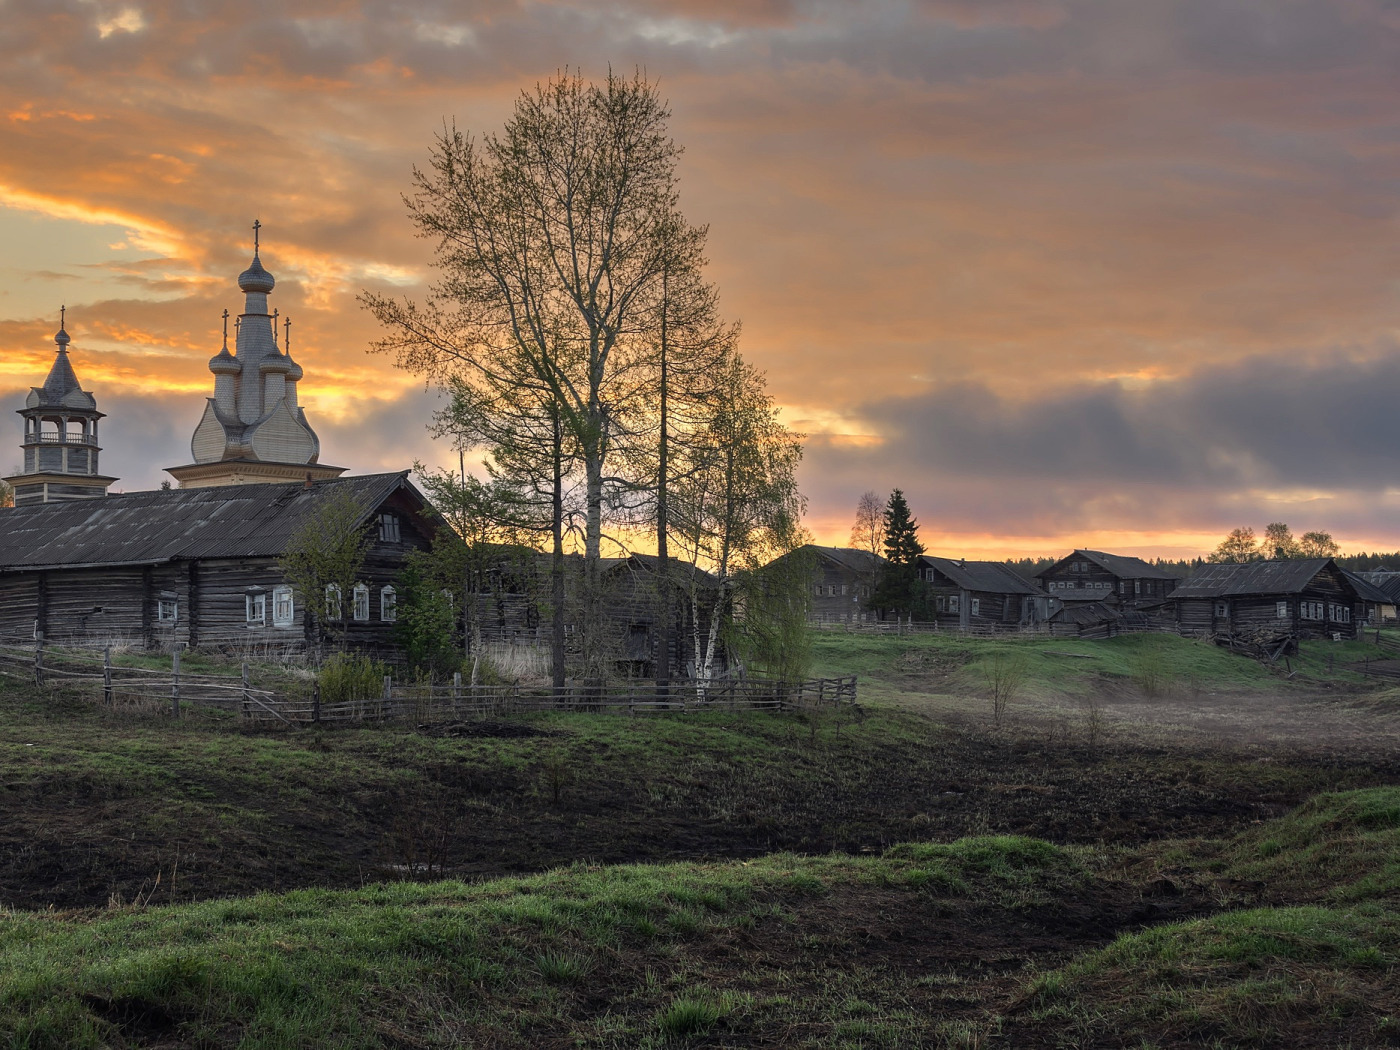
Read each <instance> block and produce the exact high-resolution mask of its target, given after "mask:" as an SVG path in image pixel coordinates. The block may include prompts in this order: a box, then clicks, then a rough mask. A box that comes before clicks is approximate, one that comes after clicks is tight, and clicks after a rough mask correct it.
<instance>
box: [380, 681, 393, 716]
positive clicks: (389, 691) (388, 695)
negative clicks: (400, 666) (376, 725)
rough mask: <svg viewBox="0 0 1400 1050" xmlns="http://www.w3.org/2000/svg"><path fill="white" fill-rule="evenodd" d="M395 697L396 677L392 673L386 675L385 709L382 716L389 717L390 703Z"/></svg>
mask: <svg viewBox="0 0 1400 1050" xmlns="http://www.w3.org/2000/svg"><path fill="white" fill-rule="evenodd" d="M393 699H394V679H393V676H392V675H387V674H386V675H385V676H384V710H383V715H382V717H384V718H388V717H389V705H390V704H391V703H392V702H393Z"/></svg>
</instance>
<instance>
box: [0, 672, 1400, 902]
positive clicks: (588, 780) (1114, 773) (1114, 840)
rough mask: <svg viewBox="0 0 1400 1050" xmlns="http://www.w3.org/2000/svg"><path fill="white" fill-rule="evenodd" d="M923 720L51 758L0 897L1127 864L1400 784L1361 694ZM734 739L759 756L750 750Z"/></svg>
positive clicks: (5, 869)
mask: <svg viewBox="0 0 1400 1050" xmlns="http://www.w3.org/2000/svg"><path fill="white" fill-rule="evenodd" d="M909 704H910V710H907V711H896V712H892V713H891V712H885V713H879V712H875V713H871V714H870V715H869V716H868V717H867V718H866V719H865V720H864V721H857V722H849V723H847V724H844V725H834V724H832V723H829V722H828V723H825V724H820V725H816V726H813V725H811V724H810V723H809V722H808V721H806V720H804V719H803V718H801V717H799V716H771V715H746V716H739V717H737V718H736V720H735V724H733V725H727V726H724V727H717V728H715V729H714V731H713V732H710V731H708V730H704V731H698V730H697V731H696V732H694V733H693V734H691V735H689V736H686V737H684V738H683V739H679V740H671V741H670V743H669V746H668V747H667V748H664V749H662V748H658V749H657V750H656V752H655V753H652V751H651V750H649V749H648V748H646V747H645V746H642V747H639V746H638V744H639V742H641V743H643V744H644V743H645V742H646V740H647V739H648V735H649V734H650V733H651V732H652V729H651V728H649V726H648V724H646V723H645V721H644V720H634V721H632V722H631V723H628V724H623V723H621V722H619V723H618V724H617V728H616V730H615V732H614V731H612V730H609V731H608V732H607V733H599V732H594V731H591V730H589V729H588V727H586V726H585V727H583V728H580V726H581V725H582V724H581V723H578V722H573V723H570V722H567V721H563V722H559V721H555V722H532V723H526V724H522V723H503V724H501V725H499V726H496V727H494V728H493V727H490V726H487V727H481V726H474V727H471V728H470V730H469V731H464V730H463V729H462V727H454V726H451V725H435V726H425V727H424V729H423V731H422V732H421V733H419V732H417V731H412V730H409V731H404V730H381V731H378V732H373V733H371V732H369V731H366V730H338V729H326V730H321V731H317V732H308V731H302V732H300V733H296V734H293V733H288V732H285V731H282V732H279V731H273V730H266V731H260V732H251V731H243V730H239V729H237V728H228V727H212V728H206V729H201V728H199V727H188V728H186V729H183V730H181V731H180V732H178V733H175V732H173V731H172V732H168V733H165V734H164V735H161V733H160V732H157V731H156V730H155V729H153V730H150V732H155V733H156V736H155V737H154V739H151V738H149V735H148V736H147V737H142V738H141V748H142V749H143V753H147V754H149V753H150V752H151V751H154V752H155V753H156V758H155V759H154V760H153V761H155V762H157V763H158V762H159V761H160V759H159V755H160V753H161V749H163V748H166V747H168V748H170V749H171V751H170V755H171V761H172V763H173V762H174V760H175V758H174V756H175V755H176V753H178V754H179V757H180V765H179V768H178V769H177V770H175V771H173V772H172V773H171V774H170V775H169V776H161V777H159V778H157V779H156V781H155V782H153V783H151V784H149V785H146V784H141V783H139V782H132V781H128V780H126V779H124V778H123V777H122V776H121V775H120V774H113V775H111V776H103V775H96V774H94V773H93V772H92V771H91V768H89V766H83V767H81V768H71V766H70V765H68V764H64V763H63V762H61V761H53V760H50V761H48V762H31V763H24V762H22V761H20V760H15V761H11V762H9V763H8V764H7V765H6V766H5V767H4V768H3V770H0V806H3V812H4V822H3V825H2V826H0V902H2V903H3V904H4V905H6V906H10V907H18V908H30V909H43V908H49V907H54V908H68V907H90V906H103V905H106V904H107V903H109V902H111V901H131V900H133V899H147V900H152V901H156V902H164V901H166V900H190V899H200V898H207V897H220V896H235V895H244V894H250V893H255V892H258V891H261V890H284V889H291V888H296V887H304V886H324V887H350V886H359V885H362V884H364V883H366V882H372V881H378V880H381V879H384V878H403V877H417V878H440V877H457V878H467V879H479V878H486V877H490V876H495V875H502V874H513V873H523V872H531V871H539V870H544V869H548V868H552V867H556V866H559V865H564V864H569V863H573V862H576V861H580V860H586V861H590V862H596V863H621V862H646V861H666V860H679V859H716V858H744V857H749V856H754V855H757V854H764V853H772V852H779V851H795V852H818V853H820V852H827V851H831V850H837V851H847V852H852V853H860V852H869V851H878V850H882V849H884V848H885V847H887V846H889V845H891V844H893V843H896V842H903V841H918V840H925V841H950V840H952V839H956V838H959V837H961V836H964V835H969V834H986V833H1016V834H1024V835H1031V836H1036V837H1040V838H1044V839H1047V840H1049V841H1051V842H1055V843H1061V844H1067V843H1102V844H1105V845H1109V846H1112V847H1130V846H1134V845H1136V844H1140V843H1144V842H1148V841H1152V840H1156V839H1162V838H1182V837H1216V836H1224V835H1228V834H1231V833H1233V832H1235V831H1237V830H1239V829H1240V828H1241V827H1243V826H1246V825H1248V824H1249V823H1250V822H1253V821H1259V820H1264V819H1267V818H1269V817H1272V816H1276V815H1279V814H1281V813H1283V812H1285V811H1286V810H1287V809H1288V808H1290V807H1291V806H1294V805H1296V804H1297V803H1298V802H1300V801H1302V800H1303V799H1304V798H1306V797H1307V796H1309V795H1312V794H1315V793H1317V792H1319V791H1327V790H1335V789H1344V788H1350V787H1361V786H1370V785H1376V784H1385V783H1395V782H1400V750H1397V748H1396V747H1395V746H1393V744H1392V743H1391V740H1392V739H1393V738H1391V737H1390V736H1388V735H1387V734H1389V733H1390V732H1391V730H1390V728H1389V727H1390V725H1391V720H1390V719H1389V718H1388V716H1387V717H1382V716H1381V715H1378V714H1377V713H1376V712H1374V711H1368V710H1367V709H1366V708H1365V707H1364V705H1360V706H1358V701H1357V698H1355V697H1347V698H1340V699H1339V698H1338V697H1335V696H1331V695H1325V694H1318V695H1294V696H1289V697H1286V698H1260V697H1257V696H1246V697H1233V698H1223V697H1222V698H1211V697H1204V698H1203V697H1199V696H1196V697H1189V698H1185V699H1181V700H1172V699H1170V698H1141V697H1121V696H1119V697H1113V698H1109V697H1105V698H1103V701H1102V707H1103V711H1102V714H1101V717H1102V719H1103V724H1102V725H1101V727H1100V728H1099V730H1098V731H1097V732H1096V733H1095V734H1093V736H1092V737H1091V736H1090V735H1089V734H1087V733H1086V731H1085V728H1084V724H1083V721H1082V718H1083V715H1082V714H1081V713H1076V712H1075V711H1073V710H1069V711H1063V710H1060V709H1058V708H1056V709H1044V710H1035V709H1031V708H1029V707H1028V706H1026V705H1018V706H1014V707H1013V709H1012V710H1011V712H1010V713H1009V714H1008V718H1007V721H1006V722H1005V723H1004V724H1003V725H1002V726H1000V727H997V726H993V725H991V724H989V722H988V720H987V718H986V717H985V716H984V714H983V713H982V712H980V711H979V710H978V709H976V708H975V707H963V708H960V709H949V708H947V707H946V706H945V707H940V706H939V705H938V704H937V703H935V702H932V701H929V702H927V703H924V704H923V706H922V707H921V706H920V705H921V701H919V700H918V698H917V697H915V699H913V700H911V701H909ZM1246 707H1248V708H1251V709H1253V710H1256V711H1258V712H1260V713H1261V714H1265V713H1267V714H1268V715H1269V717H1270V718H1271V719H1272V721H1271V722H1270V723H1269V725H1270V726H1271V727H1272V728H1269V729H1267V730H1264V729H1259V730H1257V731H1254V732H1252V733H1241V732H1238V731H1235V730H1232V731H1230V732H1222V731H1221V730H1220V729H1219V723H1220V720H1221V719H1222V718H1224V717H1225V716H1224V714H1223V712H1224V711H1226V710H1227V709H1230V710H1233V711H1235V712H1236V714H1234V715H1232V716H1231V717H1233V718H1234V719H1235V723H1234V724H1235V725H1236V727H1238V725H1240V724H1243V723H1244V721H1245V719H1244V717H1243V716H1241V715H1239V714H1238V712H1239V711H1242V710H1244V709H1245V708H1246ZM1076 719H1079V721H1076ZM1329 719H1330V721H1329ZM1368 719H1369V721H1370V722H1371V731H1370V732H1365V731H1364V723H1365V722H1366V721H1367V720H1368ZM746 720H748V721H746ZM1280 726H1291V727H1292V728H1291V729H1289V731H1288V733H1286V734H1283V735H1280V734H1281V730H1280V729H1279V727H1280ZM1353 726H1354V728H1350V727H1353ZM6 728H7V730H8V733H9V736H10V737H15V736H16V735H18V734H20V732H21V730H20V729H19V728H16V727H15V726H9V727H6ZM125 728H126V727H123V726H114V725H111V724H109V723H100V722H94V723H93V724H92V735H93V737H94V739H93V740H92V741H87V740H86V739H85V738H84V740H83V741H81V742H80V745H79V744H74V745H73V746H74V747H77V746H82V747H85V748H92V749H95V750H101V749H102V748H105V749H106V750H105V751H102V754H101V757H103V758H104V760H105V759H107V758H108V757H111V759H112V760H113V761H115V760H116V759H117V758H120V757H122V753H123V744H122V740H121V733H122V731H123V730H124V729H125ZM157 728H159V727H157ZM464 732H467V735H465V736H464V735H463V734H464ZM736 733H737V734H741V735H743V736H744V737H745V738H746V739H748V738H752V741H753V742H752V746H749V747H748V748H747V750H745V751H744V752H743V753H740V754H737V755H736V754H735V753H734V740H735V739H736V738H735V735H734V734H736ZM103 734H106V735H105V736H103ZM483 734H486V735H484V736H483ZM493 734H494V735H496V736H498V737H499V739H493V738H492V735H493ZM522 734H523V735H522ZM609 734H611V735H609ZM1259 734H1263V736H1260V735H1259ZM99 737H100V738H101V739H100V740H99V739H98V738H99ZM16 746H22V745H16ZM200 748H207V749H208V751H207V757H203V758H202V757H201V755H203V754H204V752H201V751H200V750H199V749H200ZM20 754H21V755H22V754H23V752H20ZM61 757H62V755H61V754H60V755H59V758H61ZM85 757H86V756H85ZM91 761H95V759H92V760H91Z"/></svg>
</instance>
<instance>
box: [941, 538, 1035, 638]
mask: <svg viewBox="0 0 1400 1050" xmlns="http://www.w3.org/2000/svg"><path fill="white" fill-rule="evenodd" d="M919 579H920V580H922V581H923V583H924V585H925V586H926V587H927V588H928V590H929V592H930V597H931V599H932V600H931V602H930V606H931V608H932V610H933V618H934V620H935V621H936V622H937V623H939V624H940V625H943V626H948V627H959V628H964V629H968V628H975V627H1004V628H1013V627H1020V626H1024V625H1028V624H1032V623H1039V622H1041V621H1043V620H1044V619H1046V617H1047V616H1049V614H1050V608H1049V597H1048V596H1047V595H1046V593H1045V592H1044V591H1042V590H1041V589H1040V588H1039V587H1037V586H1035V584H1033V583H1031V582H1030V581H1029V580H1027V579H1026V578H1025V577H1024V576H1022V575H1021V574H1020V573H1018V572H1016V570H1015V569H1013V568H1011V566H1009V565H1006V564H1004V563H1002V562H995V561H964V560H957V561H954V560H953V559H951V558H935V557H933V556H932V555H929V554H923V555H920V557H919Z"/></svg>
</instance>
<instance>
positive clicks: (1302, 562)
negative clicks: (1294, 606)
mask: <svg viewBox="0 0 1400 1050" xmlns="http://www.w3.org/2000/svg"><path fill="white" fill-rule="evenodd" d="M1329 566H1330V567H1331V568H1333V569H1337V566H1336V563H1335V562H1333V561H1332V559H1331V558H1295V559H1292V560H1290V561H1251V562H1245V563H1244V564H1242V565H1232V564H1224V565H1203V566H1201V568H1200V569H1199V570H1197V572H1196V573H1195V575H1193V576H1191V577H1190V578H1189V579H1187V580H1185V581H1184V582H1183V583H1182V584H1181V586H1179V587H1178V588H1177V589H1176V590H1174V591H1172V593H1171V599H1170V600H1173V601H1174V600H1176V599H1178V598H1230V597H1239V596H1244V595H1270V594H1298V593H1300V592H1302V591H1303V590H1305V589H1306V588H1307V586H1308V584H1310V583H1312V581H1313V579H1314V577H1316V576H1317V574H1318V573H1320V572H1322V571H1323V570H1324V569H1326V568H1328V567H1329ZM1337 572H1338V575H1340V576H1341V577H1342V579H1343V580H1344V581H1345V583H1346V585H1347V586H1348V587H1350V588H1351V589H1352V590H1353V592H1354V591H1355V590H1356V585H1355V584H1354V583H1353V582H1352V581H1351V580H1350V579H1348V578H1347V574H1346V573H1343V572H1341V570H1339V569H1338V570H1337Z"/></svg>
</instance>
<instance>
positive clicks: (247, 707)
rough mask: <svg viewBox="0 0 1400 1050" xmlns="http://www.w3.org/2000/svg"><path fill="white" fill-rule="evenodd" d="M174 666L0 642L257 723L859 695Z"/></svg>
mask: <svg viewBox="0 0 1400 1050" xmlns="http://www.w3.org/2000/svg"><path fill="white" fill-rule="evenodd" d="M170 661H171V663H170V668H169V669H168V670H166V669H160V670H151V669H145V668H133V667H117V666H114V665H113V663H112V653H111V650H110V649H106V650H104V651H103V652H102V653H101V655H100V656H99V655H97V654H95V653H93V652H91V651H89V650H75V649H60V648H58V647H55V646H51V645H46V644H45V642H44V639H43V637H42V636H39V637H36V639H35V642H34V646H33V648H20V647H17V646H9V645H0V677H6V676H8V677H12V678H26V679H28V678H32V680H33V681H34V682H35V684H37V685H40V686H45V685H57V684H60V683H62V684H70V685H73V686H77V687H79V688H82V689H85V690H86V691H88V692H90V693H91V694H93V696H94V699H98V698H100V700H101V702H102V703H103V704H104V706H107V707H110V708H113V709H127V710H137V709H139V710H146V711H150V710H159V709H164V710H167V711H169V712H170V713H171V714H172V715H173V716H174V717H176V718H178V717H179V715H180V705H181V704H182V703H185V704H202V705H206V706H214V707H222V708H226V709H230V710H236V711H240V712H241V713H242V715H243V717H244V718H247V719H248V720H250V721H254V722H281V723H284V724H286V725H299V724H310V723H319V722H347V721H356V722H361V721H385V720H390V719H413V720H415V721H418V722H428V721H445V720H459V719H467V718H489V717H495V716H502V715H514V714H527V713H531V712H538V711H585V712H593V713H600V714H646V713H653V712H667V711H670V712H680V713H685V712H696V711H715V710H748V711H784V710H791V709H798V708H800V709H809V708H814V707H834V706H838V705H841V704H854V703H855V702H856V678H855V677H854V676H850V677H845V678H821V679H813V680H810V681H804V682H774V681H768V680H764V679H744V680H732V681H731V680H723V681H715V682H710V683H706V684H705V685H704V686H703V687H702V686H700V685H698V684H697V683H695V682H690V681H677V682H676V683H675V684H674V685H673V686H672V688H671V689H670V690H669V691H668V692H666V693H664V694H662V693H658V692H657V690H656V687H655V685H654V683H650V682H648V683H638V684H636V685H621V686H619V685H608V686H606V687H602V688H599V687H597V686H586V685H583V684H581V683H573V684H570V685H568V686H566V687H565V688H564V689H562V690H553V689H549V688H544V689H541V688H530V687H525V686H520V685H506V686H472V685H467V684H464V683H463V682H462V676H461V675H460V674H459V675H456V676H455V677H454V679H453V681H452V682H451V683H449V684H444V685H422V684H413V683H402V682H395V681H394V680H393V678H392V677H390V676H386V677H385V678H384V679H383V684H382V688H381V689H380V690H378V691H377V692H376V694H375V695H373V696H360V697H356V698H354V699H350V700H340V701H337V702H334V703H322V702H321V696H320V688H319V685H318V683H316V682H314V681H313V682H310V683H308V686H307V692H306V695H303V696H292V695H287V694H286V693H285V692H284V693H283V694H282V695H278V694H277V692H275V691H274V690H272V689H267V688H262V687H259V686H255V685H253V683H252V680H251V676H250V671H249V665H248V664H247V663H246V662H245V663H244V664H243V665H242V673H241V674H239V675H212V674H190V673H188V672H185V671H182V670H181V667H180V662H181V661H180V653H179V651H176V652H174V653H172V654H171V656H170Z"/></svg>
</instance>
